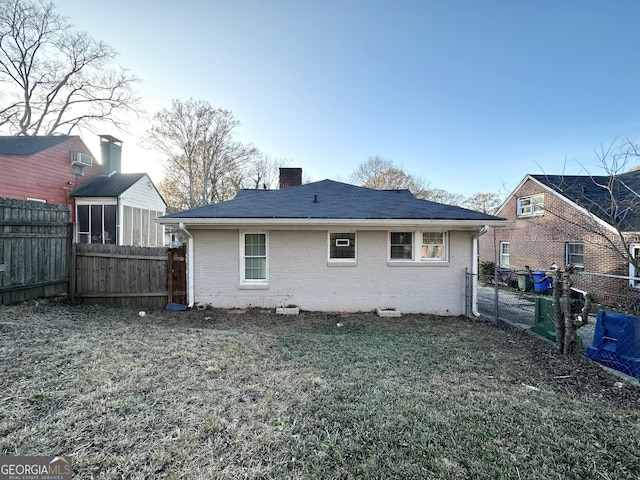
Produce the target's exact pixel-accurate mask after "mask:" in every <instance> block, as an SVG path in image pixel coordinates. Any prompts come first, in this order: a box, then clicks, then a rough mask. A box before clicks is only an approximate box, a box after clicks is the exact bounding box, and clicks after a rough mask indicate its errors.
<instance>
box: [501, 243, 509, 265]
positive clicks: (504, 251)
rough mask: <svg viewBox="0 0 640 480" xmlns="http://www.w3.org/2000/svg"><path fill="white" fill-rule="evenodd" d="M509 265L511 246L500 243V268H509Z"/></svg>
mask: <svg viewBox="0 0 640 480" xmlns="http://www.w3.org/2000/svg"><path fill="white" fill-rule="evenodd" d="M510 264H511V244H510V243H509V242H500V266H501V267H505V268H506V267H509V266H510Z"/></svg>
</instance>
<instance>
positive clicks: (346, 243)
mask: <svg viewBox="0 0 640 480" xmlns="http://www.w3.org/2000/svg"><path fill="white" fill-rule="evenodd" d="M355 259H356V234H355V232H352V233H333V232H330V233H329V260H344V261H348V260H355Z"/></svg>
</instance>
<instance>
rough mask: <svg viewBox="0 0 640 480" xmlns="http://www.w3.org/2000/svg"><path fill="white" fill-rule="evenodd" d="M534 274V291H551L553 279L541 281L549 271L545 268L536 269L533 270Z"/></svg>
mask: <svg viewBox="0 0 640 480" xmlns="http://www.w3.org/2000/svg"><path fill="white" fill-rule="evenodd" d="M531 274H532V275H533V291H534V292H537V293H549V292H550V291H551V287H552V286H553V279H552V278H547V279H545V280H544V281H541V280H542V279H543V278H544V277H545V276H546V275H547V272H545V271H544V270H536V271H534V272H531Z"/></svg>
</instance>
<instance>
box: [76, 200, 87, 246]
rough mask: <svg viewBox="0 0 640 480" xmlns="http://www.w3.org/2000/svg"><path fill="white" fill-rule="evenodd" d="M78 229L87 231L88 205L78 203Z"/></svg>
mask: <svg viewBox="0 0 640 480" xmlns="http://www.w3.org/2000/svg"><path fill="white" fill-rule="evenodd" d="M78 231H79V232H83V233H85V232H88V231H89V205H78ZM82 243H85V242H82Z"/></svg>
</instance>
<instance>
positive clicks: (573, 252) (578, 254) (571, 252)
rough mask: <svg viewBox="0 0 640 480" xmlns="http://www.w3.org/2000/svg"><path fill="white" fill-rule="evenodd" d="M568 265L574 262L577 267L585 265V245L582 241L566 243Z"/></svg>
mask: <svg viewBox="0 0 640 480" xmlns="http://www.w3.org/2000/svg"><path fill="white" fill-rule="evenodd" d="M565 256H566V258H565V261H566V265H570V264H572V263H573V264H574V265H575V266H577V267H582V266H583V265H584V245H583V244H582V243H567V244H566V245H565Z"/></svg>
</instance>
